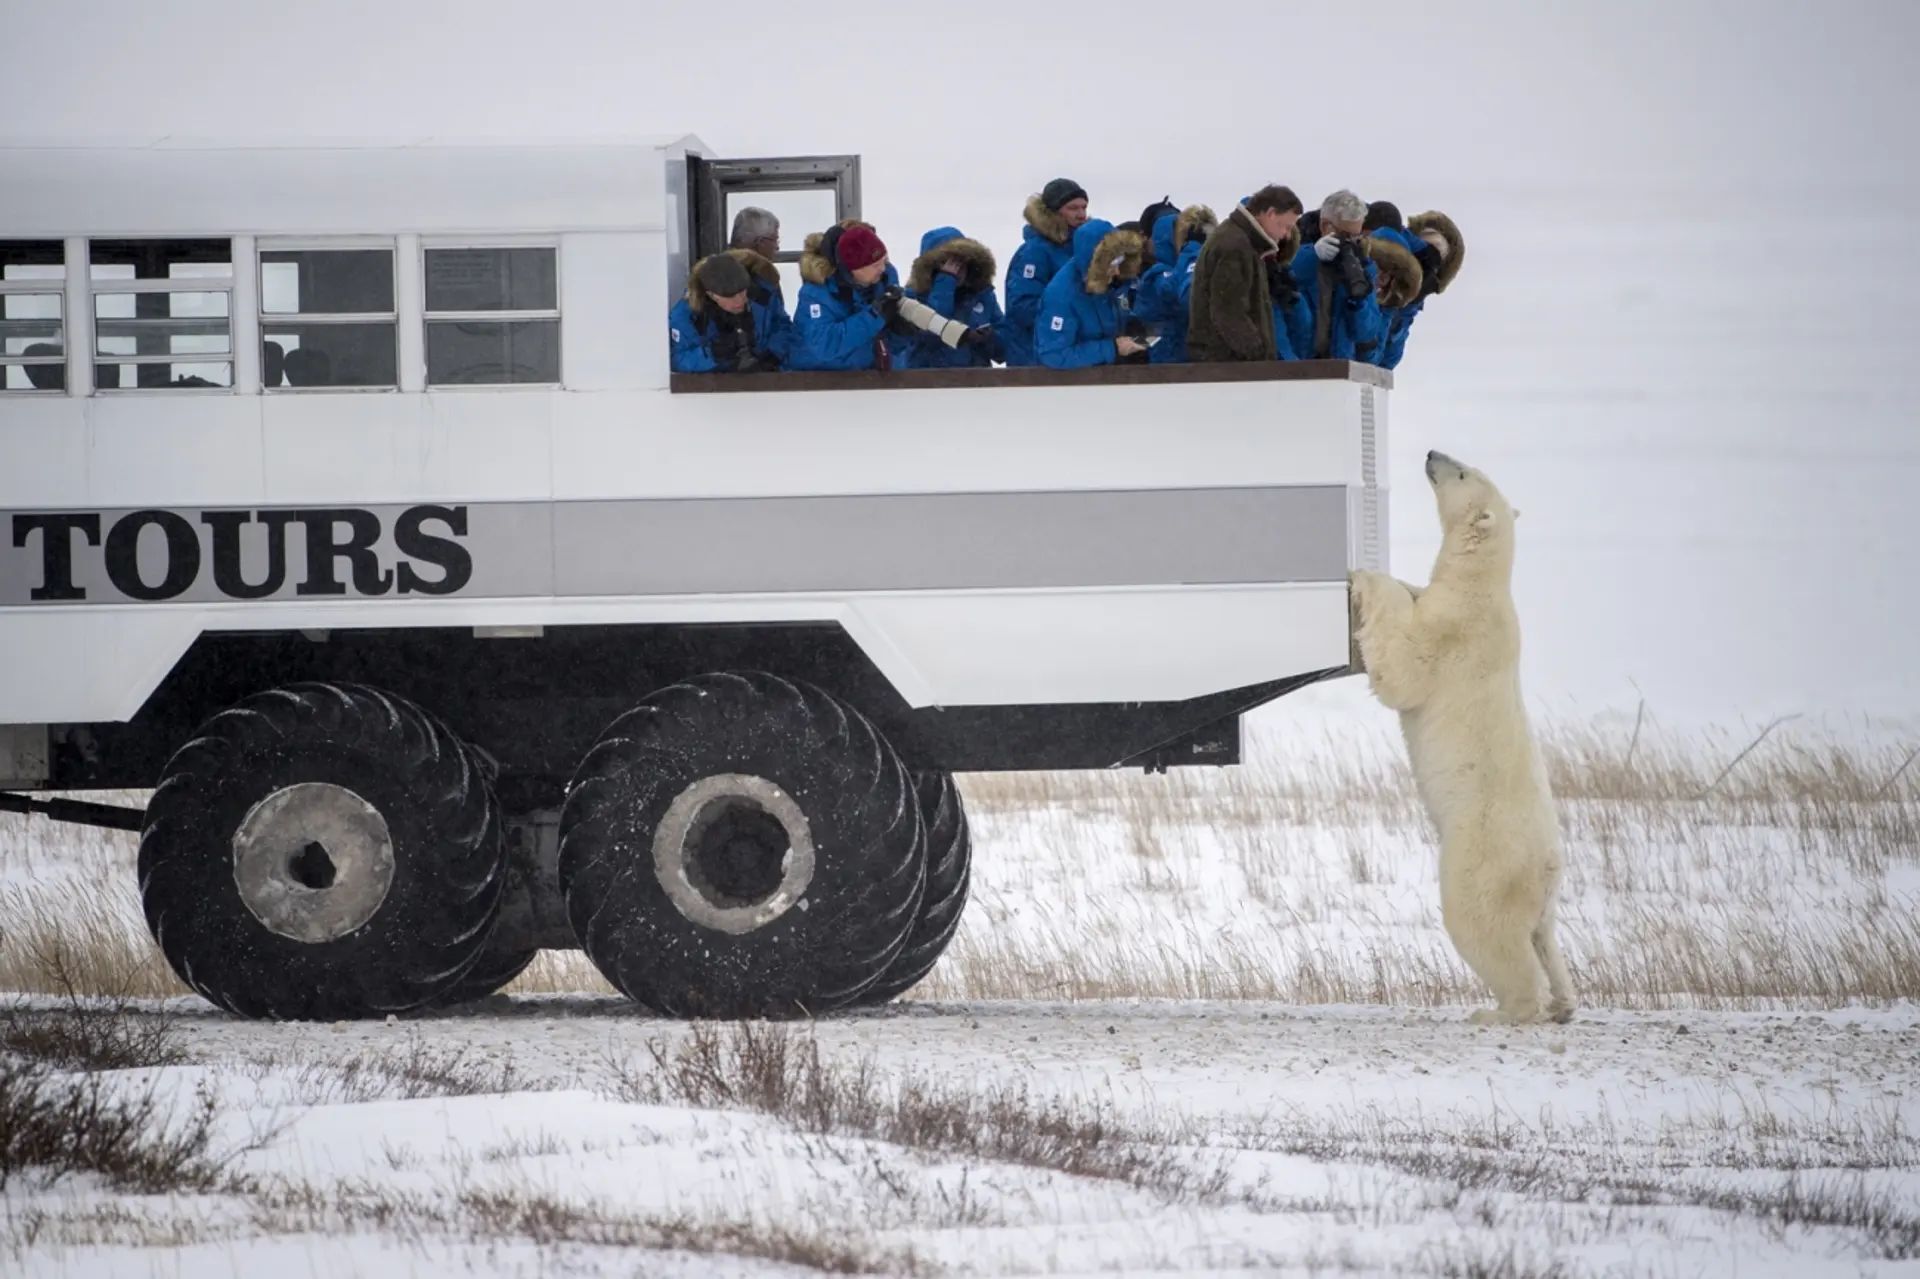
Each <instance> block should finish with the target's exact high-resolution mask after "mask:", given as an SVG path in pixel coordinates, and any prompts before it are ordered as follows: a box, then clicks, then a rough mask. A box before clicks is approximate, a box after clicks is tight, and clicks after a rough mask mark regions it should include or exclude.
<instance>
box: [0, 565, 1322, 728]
mask: <svg viewBox="0 0 1920 1279" xmlns="http://www.w3.org/2000/svg"><path fill="white" fill-rule="evenodd" d="M1346 619H1347V603H1346V592H1345V589H1344V585H1343V584H1340V583H1324V584H1315V585H1272V586H1262V587H1227V588H1222V587H1212V588H1164V589H1152V590H1112V591H1022V592H1010V593H987V592H954V593H933V592H899V593H889V594H853V595H811V596H802V595H780V596H703V597H699V598H690V597H657V598H649V599H644V600H632V599H627V600H568V599H557V600H539V601H520V600H499V601H495V600H468V599H449V600H434V601H423V600H399V599H394V600H381V601H372V602H369V601H314V600H300V601H289V602H286V603H277V602H275V603H258V604H221V605H166V604H163V605H149V606H145V607H122V606H118V605H95V606H90V607H85V608H57V609H56V608H27V609H0V671H4V672H7V673H8V674H7V675H6V676H5V677H4V678H0V723H38V722H54V721H105V720H125V719H128V718H130V717H131V716H132V715H133V714H134V712H136V711H137V710H138V709H139V708H140V705H141V703H142V702H143V701H145V699H146V697H147V694H148V693H149V692H150V691H151V690H152V689H153V688H155V687H156V686H157V685H158V684H159V682H160V680H161V679H162V678H164V676H165V675H166V673H167V671H168V670H170V669H171V668H172V666H173V664H174V663H175V662H176V661H178V660H179V658H180V656H181V655H182V654H184V653H185V652H186V651H187V648H188V647H189V646H190V645H191V644H192V643H193V641H194V639H195V638H196V637H197V636H199V635H200V634H201V633H202V632H203V631H217V630H255V629H296V628H316V629H350V628H353V627H365V626H381V627H408V626H519V625H526V624H528V623H530V622H543V623H545V624H547V625H553V626H559V625H568V624H589V623H592V624H599V625H609V624H616V623H631V624H641V623H656V624H666V623H694V622H727V621H806V620H818V621H838V622H840V623H842V624H843V625H845V626H846V628H847V630H848V632H849V634H851V635H852V636H853V638H854V640H855V641H856V642H857V643H859V644H860V646H861V647H862V649H863V650H864V651H865V652H866V653H867V655H868V656H869V657H870V658H871V659H872V660H873V661H874V663H875V665H876V666H878V667H879V668H880V671H881V673H882V674H884V675H885V676H886V677H887V678H888V679H889V680H890V681H891V682H892V683H893V685H894V686H895V687H896V688H897V689H898V690H899V691H900V694H901V696H902V697H904V698H905V699H906V700H907V702H908V703H909V704H910V705H913V706H916V707H919V706H941V705H954V706H957V705H995V704H1002V705H1005V704H1019V703H1022V702H1073V701H1086V702H1110V701H1158V700H1171V699H1180V698H1188V697H1197V696H1200V695H1201V694H1204V693H1211V692H1217V691H1219V690H1221V689H1226V688H1234V687H1238V686H1241V685H1246V684H1253V683H1258V682H1260V681H1263V680H1272V679H1281V678H1285V677H1287V676H1290V675H1297V674H1300V673H1302V672H1304V671H1310V670H1318V669H1324V668H1326V667H1329V666H1338V665H1340V664H1342V663H1343V662H1345V661H1346V660H1347V621H1346Z"/></svg>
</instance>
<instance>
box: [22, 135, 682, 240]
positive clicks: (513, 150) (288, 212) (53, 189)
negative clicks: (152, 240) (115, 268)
mask: <svg viewBox="0 0 1920 1279" xmlns="http://www.w3.org/2000/svg"><path fill="white" fill-rule="evenodd" d="M663 160H664V155H663V151H662V149H661V148H660V147H658V146H604V145H580V144H557V145H552V146H540V145H511V146H499V145H493V146H449V145H440V144H431V143H429V144H420V145H400V146H391V145H389V146H364V147H329V146H318V145H316V146H301V147H286V148H241V147H220V146H211V145H210V146H203V147H185V146H182V147H23V146H17V145H16V146H9V147H5V148H0V173H4V174H5V175H6V177H5V180H4V181H0V231H3V232H4V233H5V234H6V235H8V236H17V237H35V236H67V235H87V236H121V235H125V236H144V235H233V234H254V235H352V234H364V233H369V232H384V233H387V234H392V233H394V232H397V231H410V232H424V233H428V234H440V235H453V234H469V233H485V232H515V231H527V230H537V231H542V232H550V233H551V232H562V231H571V230H654V231H658V230H661V229H662V228H663V226H664V222H665V218H666V196H665V167H664V163H663Z"/></svg>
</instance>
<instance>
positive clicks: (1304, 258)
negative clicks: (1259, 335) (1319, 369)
mask: <svg viewBox="0 0 1920 1279" xmlns="http://www.w3.org/2000/svg"><path fill="white" fill-rule="evenodd" d="M1320 268H1321V263H1320V259H1319V257H1318V256H1316V255H1315V253H1314V251H1313V246H1312V245H1311V244H1303V245H1301V246H1300V251H1299V252H1298V253H1296V254H1294V255H1293V278H1294V281H1295V282H1296V283H1297V284H1298V285H1299V286H1300V300H1301V302H1302V304H1303V305H1304V306H1305V308H1306V329H1305V333H1304V338H1305V340H1304V342H1301V343H1300V344H1299V345H1298V346H1297V347H1296V350H1295V354H1296V355H1297V356H1298V357H1299V358H1300V359H1303V360H1311V359H1314V358H1316V354H1317V353H1316V352H1315V350H1314V335H1315V334H1316V333H1317V332H1318V329H1319V324H1320V307H1321V296H1320V294H1321V283H1322V278H1323V276H1324V279H1325V283H1326V286H1327V289H1326V304H1327V306H1328V307H1329V308H1330V314H1329V319H1328V327H1327V338H1328V343H1327V350H1326V353H1325V354H1324V355H1319V356H1318V358H1321V359H1328V360H1358V361H1360V362H1362V363H1371V362H1372V361H1373V358H1374V355H1375V353H1376V352H1377V351H1378V350H1379V348H1380V344H1381V342H1382V341H1384V340H1385V338H1386V321H1385V319H1384V318H1383V317H1382V316H1381V314H1380V302H1379V299H1378V298H1376V297H1375V296H1374V292H1373V289H1372V287H1369V288H1368V289H1367V292H1366V296H1365V297H1359V298H1350V297H1348V296H1347V290H1346V286H1345V285H1343V284H1341V282H1340V273H1339V272H1338V271H1336V270H1334V269H1333V267H1332V266H1331V265H1329V266H1328V267H1327V268H1326V270H1325V272H1324V273H1323V272H1322V271H1321V269H1320ZM1377 276H1378V269H1377V268H1376V267H1375V266H1374V265H1373V263H1372V262H1368V263H1367V283H1368V285H1369V286H1371V285H1372V284H1373V283H1374V282H1375V280H1376V278H1377ZM1274 344H1275V345H1276V346H1277V345H1279V335H1278V334H1277V333H1276V334H1275V339H1274Z"/></svg>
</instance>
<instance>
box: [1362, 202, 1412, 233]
mask: <svg viewBox="0 0 1920 1279" xmlns="http://www.w3.org/2000/svg"><path fill="white" fill-rule="evenodd" d="M1383 226H1385V227H1392V228H1393V229H1394V230H1396V231H1404V230H1406V229H1407V224H1406V222H1405V221H1404V220H1402V219H1401V217H1400V208H1399V206H1398V205H1396V204H1394V203H1393V201H1391V200H1375V201H1374V202H1373V203H1372V204H1369V205H1368V206H1367V216H1366V218H1365V219H1364V220H1363V221H1362V222H1361V223H1360V229H1361V230H1362V231H1378V230H1379V229H1380V228H1381V227H1383Z"/></svg>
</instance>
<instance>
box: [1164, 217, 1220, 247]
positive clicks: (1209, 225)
mask: <svg viewBox="0 0 1920 1279" xmlns="http://www.w3.org/2000/svg"><path fill="white" fill-rule="evenodd" d="M1219 225H1220V219H1219V218H1217V217H1215V216H1214V213H1213V210H1212V209H1209V208H1208V207H1207V206H1206V205H1204V204H1189V205H1188V206H1187V207H1186V208H1184V209H1182V210H1180V216H1179V217H1177V218H1175V219H1174V220H1173V252H1174V255H1175V256H1176V257H1177V256H1179V253H1180V250H1182V249H1184V248H1186V247H1187V241H1188V240H1191V239H1192V238H1193V233H1194V232H1195V231H1202V232H1204V233H1206V234H1207V235H1212V234H1213V232H1214V230H1215V229H1216V228H1217V227H1219Z"/></svg>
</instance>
